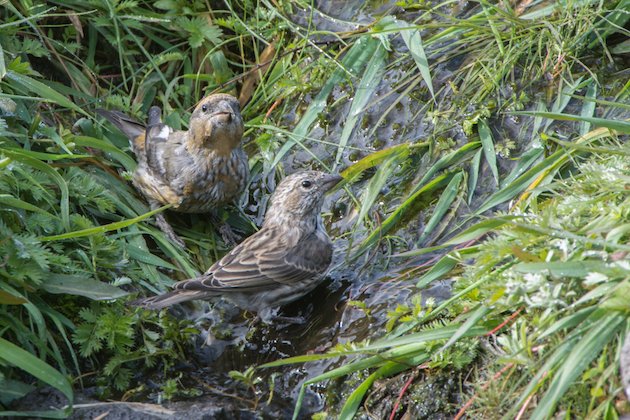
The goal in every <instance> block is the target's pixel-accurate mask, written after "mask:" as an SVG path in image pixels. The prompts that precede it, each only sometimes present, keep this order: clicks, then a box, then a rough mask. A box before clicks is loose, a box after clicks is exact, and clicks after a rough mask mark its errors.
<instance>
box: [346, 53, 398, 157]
mask: <svg viewBox="0 0 630 420" xmlns="http://www.w3.org/2000/svg"><path fill="white" fill-rule="evenodd" d="M386 59H387V51H385V48H384V47H383V45H382V44H380V43H379V44H378V45H377V46H376V48H375V50H374V52H373V53H372V56H371V57H370V59H369V61H368V62H367V64H366V65H365V70H364V72H363V77H362V78H361V80H360V81H359V85H358V86H357V88H356V92H355V95H354V98H353V99H352V105H351V106H350V111H349V112H348V116H347V117H346V121H345V122H344V125H343V130H342V131H341V137H339V146H338V148H337V157H336V158H335V165H334V167H333V169H334V168H336V167H337V165H338V164H339V162H340V161H341V156H342V154H343V151H344V149H345V147H346V146H347V145H348V140H349V139H350V136H351V135H352V132H353V131H354V128H355V127H356V125H357V121H359V116H360V115H361V114H363V113H364V112H365V111H366V109H365V108H366V106H367V104H368V102H369V100H370V98H371V97H372V94H373V93H374V92H375V91H376V88H377V87H378V85H379V82H380V79H381V77H382V76H383V72H384V71H385V63H386V61H387V60H386Z"/></svg>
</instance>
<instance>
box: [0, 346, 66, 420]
mask: <svg viewBox="0 0 630 420" xmlns="http://www.w3.org/2000/svg"><path fill="white" fill-rule="evenodd" d="M0 358H1V359H3V360H4V361H5V362H7V363H10V364H12V365H13V366H16V367H18V368H20V369H22V370H24V371H26V372H28V373H29V374H31V375H33V376H34V377H35V378H37V379H39V380H40V381H42V382H45V383H47V384H48V385H50V386H52V387H53V388H56V389H58V390H59V391H61V393H63V395H65V396H66V398H68V401H69V404H68V407H67V408H65V409H63V410H50V411H40V412H26V411H19V412H15V411H4V412H2V411H0V416H20V417H50V418H65V417H67V416H68V415H70V413H71V412H72V408H71V407H72V403H73V401H74V393H73V391H72V386H71V385H70V382H68V380H67V379H66V377H65V376H64V375H62V374H61V373H60V372H59V371H57V370H56V369H54V368H53V367H52V366H50V365H49V364H48V363H45V362H44V361H42V360H40V359H39V358H37V357H36V356H33V355H32V354H30V353H29V352H27V351H25V350H24V349H22V348H20V347H18V346H16V345H15V344H13V343H11V342H10V341H7V340H5V339H4V338H1V337H0Z"/></svg>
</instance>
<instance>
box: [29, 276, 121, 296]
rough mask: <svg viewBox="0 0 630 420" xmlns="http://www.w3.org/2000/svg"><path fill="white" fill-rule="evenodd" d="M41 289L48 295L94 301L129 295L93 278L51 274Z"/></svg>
mask: <svg viewBox="0 0 630 420" xmlns="http://www.w3.org/2000/svg"><path fill="white" fill-rule="evenodd" d="M41 287H42V289H44V290H45V291H47V292H48V293H55V294H68V295H77V296H85V297H86V298H89V299H93V300H110V299H117V298H119V297H123V296H126V295H127V294H128V293H127V292H125V291H124V290H122V289H119V288H118V287H115V286H112V285H110V284H107V283H103V282H101V281H98V280H94V279H93V278H91V277H88V276H79V275H70V274H56V273H51V274H50V275H49V276H48V277H47V278H46V281H45V282H44V283H42V285H41Z"/></svg>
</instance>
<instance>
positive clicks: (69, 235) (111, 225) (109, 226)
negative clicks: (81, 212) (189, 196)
mask: <svg viewBox="0 0 630 420" xmlns="http://www.w3.org/2000/svg"><path fill="white" fill-rule="evenodd" d="M170 207H172V206H171V205H170V204H167V205H166V206H162V207H160V208H159V209H155V210H151V211H150V212H148V213H144V214H142V215H140V216H138V217H134V218H132V219H127V220H123V221H120V222H114V223H109V224H107V225H101V226H96V227H93V228H88V229H82V230H77V231H74V232H67V233H62V234H60V235H52V236H42V237H40V238H39V240H40V241H59V240H62V239H73V238H80V237H82V236H90V235H95V234H98V233H105V232H109V231H111V230H118V229H123V228H126V227H128V226H131V225H134V224H136V223H138V222H141V221H143V220H144V219H148V218H149V217H151V216H153V215H154V214H157V213H160V212H162V211H164V210H165V209H168V208H170Z"/></svg>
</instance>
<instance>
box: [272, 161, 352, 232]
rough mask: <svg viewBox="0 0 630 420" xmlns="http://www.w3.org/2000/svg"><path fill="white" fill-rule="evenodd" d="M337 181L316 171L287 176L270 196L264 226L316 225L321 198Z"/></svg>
mask: <svg viewBox="0 0 630 420" xmlns="http://www.w3.org/2000/svg"><path fill="white" fill-rule="evenodd" d="M341 180H342V178H341V177H340V176H339V175H332V174H327V173H324V172H318V171H303V172H296V173H294V174H291V175H289V176H287V177H286V178H284V179H283V180H282V181H281V182H280V184H278V186H277V188H276V190H275V191H274V193H273V195H272V196H271V205H270V207H269V210H267V214H266V216H265V222H264V224H265V226H267V225H282V224H288V225H295V224H296V223H302V222H304V223H307V222H308V223H311V222H312V223H316V222H317V220H318V219H319V217H320V212H321V210H322V204H323V203H324V196H325V194H326V193H327V192H328V191H330V190H331V189H332V188H333V187H334V186H336V185H337V184H338V183H339V181H341Z"/></svg>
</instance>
